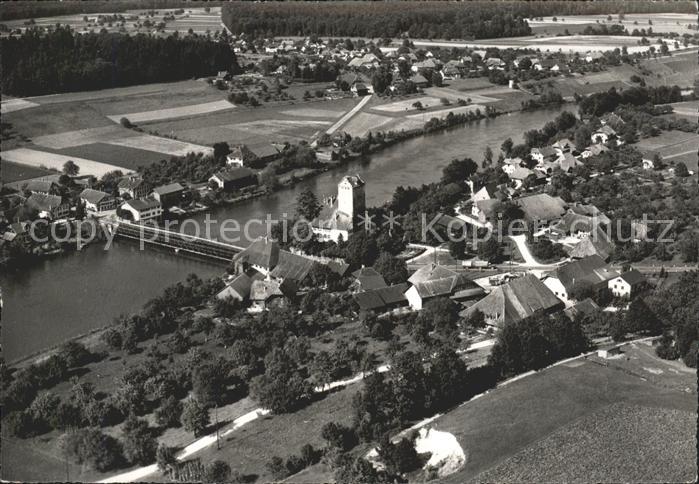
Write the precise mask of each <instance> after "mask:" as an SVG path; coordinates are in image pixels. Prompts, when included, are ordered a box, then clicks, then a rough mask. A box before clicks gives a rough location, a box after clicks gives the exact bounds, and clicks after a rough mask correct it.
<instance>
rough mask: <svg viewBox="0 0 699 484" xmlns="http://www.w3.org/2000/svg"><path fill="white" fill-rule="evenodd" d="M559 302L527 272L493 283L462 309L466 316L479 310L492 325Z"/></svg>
mask: <svg viewBox="0 0 699 484" xmlns="http://www.w3.org/2000/svg"><path fill="white" fill-rule="evenodd" d="M562 306H563V303H562V302H561V301H560V300H559V299H558V298H557V297H556V296H555V295H554V294H553V293H552V292H551V290H550V289H549V288H548V287H546V285H545V284H544V283H543V282H541V281H540V280H539V279H537V278H536V276H534V275H532V274H527V275H526V276H524V277H520V278H517V279H513V280H511V281H510V282H508V283H507V284H503V285H502V286H497V287H495V289H493V291H492V292H491V293H490V294H488V295H487V296H486V297H484V298H483V299H481V300H480V301H478V302H477V303H476V304H474V305H473V306H471V307H469V308H468V309H466V310H464V311H463V312H462V313H461V315H462V316H469V315H471V314H472V313H473V312H474V311H476V310H479V311H481V312H482V313H483V314H484V315H485V316H486V318H488V319H489V320H491V321H493V322H494V323H495V325H496V326H499V327H502V326H503V325H505V324H507V323H510V322H515V321H520V320H522V319H525V318H528V317H530V316H533V315H534V314H536V313H539V312H547V311H551V310H554V309H557V308H560V307H562Z"/></svg>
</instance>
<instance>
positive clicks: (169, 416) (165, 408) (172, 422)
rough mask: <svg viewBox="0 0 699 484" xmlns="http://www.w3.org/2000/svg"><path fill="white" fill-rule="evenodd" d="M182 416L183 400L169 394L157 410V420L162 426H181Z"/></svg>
mask: <svg viewBox="0 0 699 484" xmlns="http://www.w3.org/2000/svg"><path fill="white" fill-rule="evenodd" d="M181 417H182V402H180V401H179V400H178V399H177V398H175V397H174V396H169V397H167V398H166V399H165V400H163V401H162V402H161V403H160V407H158V408H157V409H156V411H155V421H156V422H157V424H158V425H160V426H161V427H179V426H180V425H181V421H180V419H181Z"/></svg>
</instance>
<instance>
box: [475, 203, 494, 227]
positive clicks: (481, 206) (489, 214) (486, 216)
mask: <svg viewBox="0 0 699 484" xmlns="http://www.w3.org/2000/svg"><path fill="white" fill-rule="evenodd" d="M499 203H500V200H497V199H491V200H479V201H477V202H476V203H474V204H473V206H472V207H471V215H473V216H474V217H475V218H476V220H478V221H479V222H480V223H482V224H488V223H492V222H494V221H495V219H496V218H497V213H496V212H495V210H496V209H497V207H498V205H499Z"/></svg>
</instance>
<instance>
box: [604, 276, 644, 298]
mask: <svg viewBox="0 0 699 484" xmlns="http://www.w3.org/2000/svg"><path fill="white" fill-rule="evenodd" d="M645 280H646V279H645V277H643V274H641V273H640V272H638V271H637V270H636V269H632V270H630V271H628V272H624V273H623V274H621V275H619V276H618V277H615V278H614V279H611V280H610V281H609V282H608V283H607V287H609V290H610V291H612V294H614V295H615V296H616V297H626V298H630V297H631V296H632V295H633V293H634V292H635V291H636V290H638V287H639V286H640V285H641V284H642V283H643V282H644V281H645Z"/></svg>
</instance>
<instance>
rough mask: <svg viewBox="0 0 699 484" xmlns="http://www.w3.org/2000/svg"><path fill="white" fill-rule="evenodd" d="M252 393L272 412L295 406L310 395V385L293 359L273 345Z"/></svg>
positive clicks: (254, 381) (253, 383)
mask: <svg viewBox="0 0 699 484" xmlns="http://www.w3.org/2000/svg"><path fill="white" fill-rule="evenodd" d="M251 392H252V394H253V395H254V396H255V397H256V398H257V399H258V400H259V402H260V404H261V405H262V406H263V407H265V408H269V409H270V410H271V411H273V412H275V413H284V412H289V411H291V410H294V409H296V408H298V406H300V405H301V404H302V403H304V402H305V401H306V400H307V399H308V396H309V395H310V392H311V388H310V385H309V384H308V383H307V382H306V381H305V379H304V376H303V374H302V373H301V371H300V370H299V368H298V367H297V364H296V362H295V361H293V359H292V358H291V357H290V356H289V355H288V354H287V353H286V352H285V351H284V350H283V349H280V348H274V349H273V350H272V351H271V352H270V353H269V354H268V355H267V357H266V358H265V373H264V375H260V376H258V377H256V378H255V379H254V380H253V381H252V385H251Z"/></svg>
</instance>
